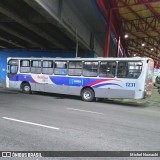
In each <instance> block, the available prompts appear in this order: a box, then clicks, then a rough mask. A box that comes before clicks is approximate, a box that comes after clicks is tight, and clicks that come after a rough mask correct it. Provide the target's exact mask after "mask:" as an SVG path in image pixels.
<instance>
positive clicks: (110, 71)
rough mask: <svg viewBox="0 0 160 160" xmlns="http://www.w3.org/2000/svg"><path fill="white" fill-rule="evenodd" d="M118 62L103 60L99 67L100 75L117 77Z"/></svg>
mask: <svg viewBox="0 0 160 160" xmlns="http://www.w3.org/2000/svg"><path fill="white" fill-rule="evenodd" d="M116 64H117V63H116V62H101V63H100V67H99V77H108V78H113V77H115V73H116Z"/></svg>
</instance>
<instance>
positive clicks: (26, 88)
mask: <svg viewBox="0 0 160 160" xmlns="http://www.w3.org/2000/svg"><path fill="white" fill-rule="evenodd" d="M22 92H23V93H25V94H30V93H31V86H30V85H29V84H28V83H24V84H22Z"/></svg>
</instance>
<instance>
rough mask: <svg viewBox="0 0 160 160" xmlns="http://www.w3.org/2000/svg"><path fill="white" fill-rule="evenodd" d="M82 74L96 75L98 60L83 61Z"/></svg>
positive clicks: (87, 75)
mask: <svg viewBox="0 0 160 160" xmlns="http://www.w3.org/2000/svg"><path fill="white" fill-rule="evenodd" d="M83 76H86V77H97V76H98V62H84V64H83Z"/></svg>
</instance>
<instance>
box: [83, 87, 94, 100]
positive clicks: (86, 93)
mask: <svg viewBox="0 0 160 160" xmlns="http://www.w3.org/2000/svg"><path fill="white" fill-rule="evenodd" d="M94 99H95V94H94V91H93V90H92V89H90V88H85V89H83V91H82V100H83V101H86V102H92V101H94Z"/></svg>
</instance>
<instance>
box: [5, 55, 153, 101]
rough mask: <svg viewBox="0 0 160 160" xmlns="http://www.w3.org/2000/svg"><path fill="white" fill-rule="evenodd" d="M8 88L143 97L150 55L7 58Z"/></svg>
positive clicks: (147, 91) (146, 92) (147, 85)
mask: <svg viewBox="0 0 160 160" xmlns="http://www.w3.org/2000/svg"><path fill="white" fill-rule="evenodd" d="M7 65H8V66H7V67H8V73H7V78H6V84H7V87H8V88H12V89H13V88H14V89H20V90H22V92H24V93H31V92H32V91H40V92H49V93H58V94H68V95H76V96H81V97H82V100H84V101H93V100H94V99H95V98H124V99H144V98H146V97H147V96H149V95H151V89H152V86H153V82H152V77H153V68H154V62H153V60H152V59H151V58H141V57H131V58H18V57H10V58H8V60H7Z"/></svg>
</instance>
